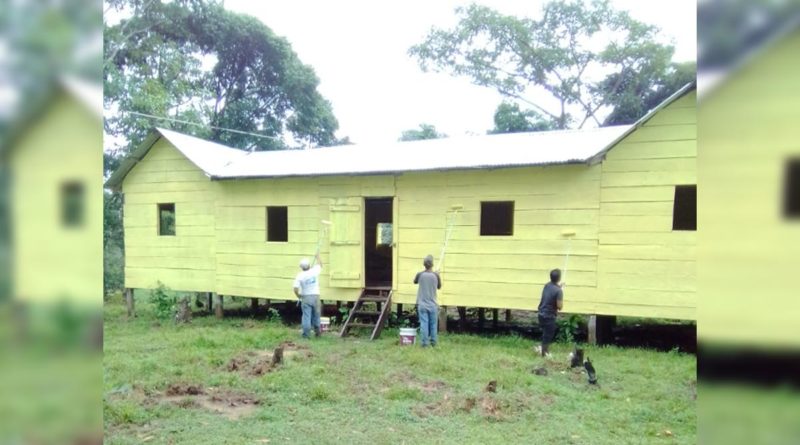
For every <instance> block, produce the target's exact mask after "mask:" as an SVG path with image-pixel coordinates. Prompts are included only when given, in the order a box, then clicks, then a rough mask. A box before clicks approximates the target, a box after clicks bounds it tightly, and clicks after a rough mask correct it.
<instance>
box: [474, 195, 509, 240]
mask: <svg viewBox="0 0 800 445" xmlns="http://www.w3.org/2000/svg"><path fill="white" fill-rule="evenodd" d="M513 234H514V201H491V202H482V203H481V236H510V235H513Z"/></svg>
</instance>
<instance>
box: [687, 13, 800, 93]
mask: <svg viewBox="0 0 800 445" xmlns="http://www.w3.org/2000/svg"><path fill="white" fill-rule="evenodd" d="M798 29H800V12H797V13H795V14H793V15H792V17H791V18H788V19H786V23H785V24H783V26H780V27H778V28H777V30H776V31H775V32H773V33H771V34H769V35H768V36H767V37H766V38H765V39H763V40H762V41H760V42H759V43H758V44H756V45H754V46H752V47H750V48H746V49H745V50H744V51H743V53H742V55H741V56H740V57H738V58H736V59H734V60H733V61H731V63H729V64H728V65H727V66H724V67H713V68H704V67H703V63H702V60H700V64H699V65H698V71H697V103H698V105H702V103H703V101H704V100H706V99H708V98H709V97H710V96H712V95H713V94H714V92H716V91H717V89H718V88H719V87H720V86H721V85H723V84H724V83H725V82H727V81H728V80H729V79H730V78H731V77H732V76H734V75H735V74H736V73H737V72H739V71H740V70H741V69H742V68H743V67H746V66H747V65H749V64H751V63H752V62H753V61H754V60H756V59H757V58H758V57H759V56H761V55H763V54H764V53H765V52H767V51H769V50H770V49H772V48H773V47H774V46H775V45H777V44H778V43H780V42H782V41H783V40H784V39H785V38H787V37H788V36H789V35H791V34H792V33H793V32H795V31H797V30H798Z"/></svg>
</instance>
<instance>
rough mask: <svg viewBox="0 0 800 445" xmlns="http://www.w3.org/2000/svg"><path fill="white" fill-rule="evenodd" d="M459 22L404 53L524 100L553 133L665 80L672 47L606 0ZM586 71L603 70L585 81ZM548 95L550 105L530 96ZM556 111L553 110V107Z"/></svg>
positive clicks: (468, 15)
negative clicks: (534, 15)
mask: <svg viewBox="0 0 800 445" xmlns="http://www.w3.org/2000/svg"><path fill="white" fill-rule="evenodd" d="M456 13H457V15H458V19H459V21H458V24H457V25H456V26H455V27H454V28H452V29H433V30H432V31H431V32H430V33H429V34H428V36H427V37H426V38H425V40H424V41H423V42H422V43H420V44H418V45H415V46H413V47H411V49H410V50H409V53H410V55H412V56H413V57H416V58H417V60H418V61H419V64H420V67H421V68H422V69H423V70H426V71H427V70H435V71H444V72H449V73H451V74H453V75H455V76H462V77H466V78H469V79H471V80H472V82H473V83H475V84H477V85H481V86H487V87H490V88H493V89H495V90H497V91H498V92H500V93H501V94H503V95H504V96H506V97H509V98H512V99H515V100H517V101H520V102H523V103H525V104H527V105H529V106H531V107H532V108H533V109H535V110H536V111H537V112H538V113H540V114H541V115H542V116H543V117H544V118H545V119H546V120H547V121H550V122H553V123H554V124H555V127H556V128H559V129H564V128H569V127H572V126H578V127H581V126H583V125H584V124H585V123H586V122H587V121H589V120H593V121H594V122H595V123H596V124H597V125H600V124H601V121H600V118H599V117H597V114H598V113H602V112H603V110H606V109H608V108H609V107H610V108H612V109H616V108H619V107H623V106H627V105H628V104H627V103H621V102H619V100H620V98H624V99H628V98H630V97H635V96H636V94H639V93H641V92H642V91H648V90H649V89H651V88H652V86H653V85H657V84H658V82H659V79H662V78H664V77H668V76H669V75H670V71H669V62H670V60H671V58H672V55H673V53H674V48H673V47H672V46H671V45H666V44H661V43H658V42H659V39H658V32H659V30H658V28H657V27H655V26H651V25H647V24H644V23H642V22H639V21H637V20H635V19H633V18H632V17H630V15H629V14H628V13H627V12H624V11H617V10H615V9H613V8H612V7H611V4H610V2H609V1H608V0H592V1H583V0H571V1H561V0H551V1H548V2H546V3H544V5H543V6H542V13H541V15H540V18H537V19H531V18H520V17H515V16H511V15H505V14H501V13H499V12H497V11H495V10H493V9H491V8H488V7H486V6H480V5H476V4H472V5H470V6H467V7H459V8H457V9H456ZM590 73H608V74H607V75H606V77H605V78H601V79H596V78H590V76H589V74H590ZM546 96H550V100H544V99H541V100H540V99H536V100H534V99H532V98H533V97H546ZM553 102H554V103H555V104H556V105H555V106H552V105H551V104H552V103H553Z"/></svg>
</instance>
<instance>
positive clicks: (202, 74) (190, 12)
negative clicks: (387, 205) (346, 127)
mask: <svg viewBox="0 0 800 445" xmlns="http://www.w3.org/2000/svg"><path fill="white" fill-rule="evenodd" d="M107 8H108V9H109V10H111V11H116V14H117V15H124V16H125V18H123V19H122V20H120V21H119V22H118V23H115V24H107V28H106V33H105V39H106V41H105V57H104V61H105V63H104V80H105V87H106V105H107V106H109V107H110V108H112V109H117V110H118V113H117V114H116V115H115V116H114V117H111V118H109V119H108V120H107V125H106V127H107V128H106V130H107V131H108V133H110V134H112V135H118V136H123V137H125V138H126V139H127V140H128V142H129V145H128V147H130V146H134V145H136V144H137V143H138V142H139V141H141V140H142V139H143V138H144V136H145V135H146V133H147V131H148V130H149V128H151V127H152V126H154V125H160V126H166V127H171V128H175V129H178V130H181V131H185V132H188V133H191V134H194V135H197V136H200V137H204V138H208V139H211V140H214V141H217V142H221V143H224V144H227V145H231V146H234V147H239V148H247V149H277V148H286V144H285V143H284V139H285V136H287V135H288V136H291V137H292V138H293V139H294V140H295V141H297V143H298V144H301V143H311V144H315V145H330V144H333V143H335V142H336V138H335V136H334V132H335V131H336V129H337V128H338V123H337V121H336V118H335V117H334V115H333V111H332V107H331V104H330V102H328V101H327V100H326V99H325V98H323V97H322V95H321V94H320V93H319V92H318V91H317V86H318V85H319V79H318V78H317V76H316V74H315V73H314V70H313V69H312V68H311V67H309V66H308V65H304V64H303V63H302V62H301V61H300V59H299V58H298V56H297V54H296V53H295V52H294V51H293V50H292V48H291V45H290V44H289V42H288V41H287V40H286V39H285V38H283V37H279V36H276V35H275V34H274V33H273V32H272V30H270V29H269V28H268V27H267V26H266V25H264V24H263V23H261V22H260V21H258V20H257V19H256V18H254V17H251V16H248V15H244V14H237V13H234V12H230V11H227V10H225V9H224V8H223V7H222V4H221V3H219V2H216V1H211V0H176V1H173V2H166V1H162V0H113V1H110V2H107ZM131 112H134V113H131ZM135 113H139V114H135ZM143 115H153V116H166V117H169V118H170V119H173V120H172V121H166V120H162V121H158V120H153V118H150V117H146V116H143ZM190 123H199V124H201V125H199V126H197V125H191V124H190ZM224 129H233V130H236V131H227V130H224Z"/></svg>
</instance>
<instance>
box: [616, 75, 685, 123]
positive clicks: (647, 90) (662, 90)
mask: <svg viewBox="0 0 800 445" xmlns="http://www.w3.org/2000/svg"><path fill="white" fill-rule="evenodd" d="M618 76H619V77H622V78H623V80H622V82H629V83H630V84H631V85H637V86H636V87H635V88H629V89H626V90H624V91H621V92H619V93H616V94H614V97H613V101H614V103H616V104H617V106H616V107H614V110H613V111H612V112H611V114H609V115H608V116H607V117H606V119H605V121H604V122H603V125H627V124H632V123H634V122H636V121H637V120H638V119H639V118H640V117H642V116H644V115H645V114H647V112H648V111H650V110H652V109H653V108H655V107H657V106H658V105H659V104H660V103H661V102H663V101H664V100H665V99H666V98H668V97H669V96H670V95H672V94H673V93H674V92H676V91H678V90H679V89H681V87H683V86H685V85H686V84H688V83H689V82H693V81H694V80H695V78H696V77H697V63H695V62H686V63H675V64H672V65H671V66H670V68H669V70H668V71H667V74H666V75H664V76H663V77H661V78H658V79H655V80H653V79H650V80H646V81H644V82H637V79H639V76H638V75H637V74H636V73H633V72H631V71H625V72H624V73H621V74H619V75H618ZM617 81H618V80H617V78H616V77H612V76H610V77H609V78H607V79H606V80H605V82H603V83H602V84H601V85H600V88H601V89H602V88H607V89H609V90H610V89H612V88H613V86H614V85H615V84H616V83H617ZM609 94H612V93H610V92H609Z"/></svg>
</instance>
